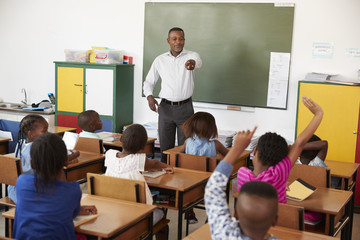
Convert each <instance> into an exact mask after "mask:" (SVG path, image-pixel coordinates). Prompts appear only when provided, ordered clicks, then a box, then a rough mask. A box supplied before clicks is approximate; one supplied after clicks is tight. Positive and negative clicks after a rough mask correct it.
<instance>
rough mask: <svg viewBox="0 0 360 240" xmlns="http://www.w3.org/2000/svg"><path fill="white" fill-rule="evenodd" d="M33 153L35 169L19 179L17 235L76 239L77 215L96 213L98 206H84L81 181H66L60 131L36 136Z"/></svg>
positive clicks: (33, 237) (19, 236)
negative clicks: (74, 221) (81, 200)
mask: <svg viewBox="0 0 360 240" xmlns="http://www.w3.org/2000/svg"><path fill="white" fill-rule="evenodd" d="M30 156H31V166H32V168H33V169H34V173H33V174H21V175H20V176H19V178H18V180H17V182H16V188H17V189H16V196H17V204H16V211H15V221H14V230H13V237H14V238H16V239H76V236H75V229H74V224H73V218H75V217H76V216H77V215H78V214H82V215H89V214H96V213H97V209H96V207H95V206H82V207H81V206H80V199H81V190H80V186H79V183H77V182H67V181H66V178H65V174H64V171H63V166H64V164H65V163H66V161H67V150H66V146H65V143H64V142H63V141H62V139H61V138H60V137H59V136H58V135H56V134H51V133H45V134H43V135H41V136H39V137H38V138H37V139H36V140H34V142H33V144H32V146H31V150H30Z"/></svg>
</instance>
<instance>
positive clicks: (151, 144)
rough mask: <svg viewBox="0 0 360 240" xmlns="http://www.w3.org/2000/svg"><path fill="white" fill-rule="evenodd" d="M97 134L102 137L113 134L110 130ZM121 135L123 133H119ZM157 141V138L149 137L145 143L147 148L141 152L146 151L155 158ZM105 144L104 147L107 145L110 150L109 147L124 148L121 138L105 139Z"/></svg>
mask: <svg viewBox="0 0 360 240" xmlns="http://www.w3.org/2000/svg"><path fill="white" fill-rule="evenodd" d="M97 134H99V136H100V137H101V138H104V137H109V136H111V134H110V133H108V132H99V133H97ZM121 135H122V134H120V133H119V136H121ZM155 141H156V138H148V139H147V142H146V145H145V148H144V150H143V151H141V152H143V153H146V155H147V156H148V157H151V158H154V156H155ZM103 144H104V147H105V149H106V150H108V149H117V150H122V146H123V145H122V142H121V141H120V139H119V140H115V141H105V140H104V139H103Z"/></svg>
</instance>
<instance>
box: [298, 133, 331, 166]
mask: <svg viewBox="0 0 360 240" xmlns="http://www.w3.org/2000/svg"><path fill="white" fill-rule="evenodd" d="M327 150H328V142H327V141H326V140H321V139H320V138H319V137H318V136H316V135H315V134H314V135H313V136H312V137H311V138H310V139H309V141H308V142H307V143H306V144H305V146H304V148H303V151H302V152H301V154H300V159H298V160H297V161H296V163H297V164H306V165H310V166H316V167H327V165H326V163H325V162H324V161H325V158H326V154H327Z"/></svg>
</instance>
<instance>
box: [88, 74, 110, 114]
mask: <svg viewBox="0 0 360 240" xmlns="http://www.w3.org/2000/svg"><path fill="white" fill-rule="evenodd" d="M113 80H114V71H113V70H111V69H89V68H87V69H86V81H85V82H86V87H85V89H86V94H85V102H86V104H85V109H86V110H95V111H97V112H98V113H99V115H105V116H112V115H113V100H114V98H113V89H114V88H113V83H114V81H113Z"/></svg>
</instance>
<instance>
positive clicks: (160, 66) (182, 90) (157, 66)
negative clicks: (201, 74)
mask: <svg viewBox="0 0 360 240" xmlns="http://www.w3.org/2000/svg"><path fill="white" fill-rule="evenodd" d="M190 59H193V60H195V68H200V67H201V66H202V61H201V58H200V55H199V54H198V53H196V52H191V51H187V50H185V49H183V50H182V52H181V53H180V54H179V55H178V56H176V57H174V56H173V55H172V54H171V52H170V51H169V52H166V53H164V54H161V55H160V56H158V57H156V58H155V60H154V62H153V64H152V65H151V68H150V70H149V73H148V74H147V76H146V79H145V81H144V95H145V96H146V97H147V96H149V95H153V89H154V86H155V84H156V82H157V81H158V79H159V77H161V90H160V93H159V97H160V98H165V99H167V100H169V101H173V102H178V101H182V100H185V99H188V98H190V97H191V96H192V94H193V92H194V70H191V71H190V70H187V69H186V68H185V63H186V62H187V61H188V60H190Z"/></svg>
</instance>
